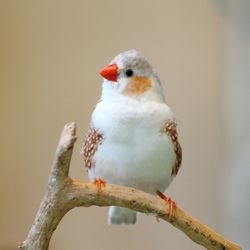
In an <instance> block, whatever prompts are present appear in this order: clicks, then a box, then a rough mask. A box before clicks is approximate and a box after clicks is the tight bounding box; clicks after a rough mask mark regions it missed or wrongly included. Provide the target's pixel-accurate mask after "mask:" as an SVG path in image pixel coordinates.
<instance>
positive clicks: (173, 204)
mask: <svg viewBox="0 0 250 250" xmlns="http://www.w3.org/2000/svg"><path fill="white" fill-rule="evenodd" d="M156 194H157V195H159V197H160V198H161V199H163V200H164V201H166V202H167V203H168V211H167V214H168V217H169V220H171V219H172V217H173V215H174V210H175V208H176V207H177V205H176V202H175V201H173V200H172V199H171V198H170V197H167V196H165V195H164V194H163V193H162V192H161V191H159V190H157V191H156Z"/></svg>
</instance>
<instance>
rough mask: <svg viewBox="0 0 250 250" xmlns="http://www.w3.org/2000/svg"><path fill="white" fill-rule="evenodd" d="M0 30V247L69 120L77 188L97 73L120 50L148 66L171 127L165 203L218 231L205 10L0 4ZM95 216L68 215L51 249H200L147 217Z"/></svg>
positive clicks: (8, 241) (215, 93) (215, 37)
mask: <svg viewBox="0 0 250 250" xmlns="http://www.w3.org/2000/svg"><path fill="white" fill-rule="evenodd" d="M0 28H1V29H0V36H1V37H0V84H1V85H0V111H1V122H0V138H1V140H0V149H1V151H0V152H1V153H0V154H1V168H0V171H1V173H0V195H1V205H0V249H5V250H8V249H15V246H16V242H18V241H21V240H23V239H24V238H25V236H26V234H27V232H28V230H29V228H30V226H31V223H32V221H33V219H34V216H35V213H36V210H37V208H38V206H39V203H40V200H41V198H42V196H43V193H44V190H45V187H46V183H47V178H48V173H49V170H50V164H51V161H52V158H53V154H54V151H55V147H56V144H57V141H58V137H59V134H60V132H61V129H62V127H63V125H64V124H65V123H66V122H68V121H75V122H77V125H78V132H77V134H78V138H79V139H78V141H77V144H76V148H75V151H74V155H73V160H72V165H71V172H70V174H71V176H72V177H74V178H78V179H86V178H87V177H86V174H85V171H84V168H83V161H82V158H81V156H80V155H79V150H80V146H81V142H82V138H83V136H84V133H85V132H86V130H87V127H88V122H89V119H90V114H91V112H92V110H93V108H94V105H95V103H96V101H97V99H98V98H99V96H100V92H101V78H100V77H99V75H98V71H99V69H100V68H102V67H103V66H105V65H106V64H107V63H108V62H109V61H110V60H111V59H112V57H113V56H115V55H116V54H117V53H119V52H120V51H123V50H127V49H131V48H137V49H139V50H140V51H142V52H143V53H144V54H145V55H146V56H147V58H148V59H149V60H150V61H151V62H152V64H153V65H154V66H155V67H156V68H157V71H158V72H159V75H160V78H161V80H162V82H164V83H165V86H166V96H167V101H168V103H169V104H170V106H171V107H172V109H173V110H174V111H175V113H176V116H177V118H178V122H179V134H180V140H181V143H182V147H183V151H184V159H183V165H182V169H181V171H180V173H179V175H178V177H177V178H176V179H175V181H174V182H173V184H172V185H171V187H170V188H169V190H168V192H167V193H168V194H169V195H171V196H172V197H173V198H174V200H176V201H177V203H178V204H179V205H180V206H181V207H183V208H184V209H185V210H187V211H189V212H190V213H191V214H193V215H195V216H196V217H197V218H200V219H201V220H202V221H203V222H205V223H207V224H208V225H209V226H211V227H213V228H215V229H217V230H218V229H219V223H218V211H217V210H218V199H219V198H218V196H217V189H218V186H219V185H220V182H219V176H220V174H221V170H220V166H221V164H220V161H221V152H222V137H221V129H222V128H221V118H220V117H221V103H220V100H221V85H220V84H219V82H220V77H221V76H220V74H219V72H220V62H221V57H220V56H221V54H220V51H219V50H220V45H219V39H220V36H219V27H218V12H217V10H216V6H215V5H214V3H213V2H210V1H208V0H204V1H200V0H190V1H181V0H175V1H159V0H155V1H142V0H141V1H130V0H129V1H115V0H112V1H108V0H107V1H76V0H75V1H33V0H24V1H15V0H13V1H9V0H1V1H0ZM106 213H107V208H95V207H92V208H79V209H74V210H72V211H71V212H70V213H69V214H67V215H66V217H65V218H64V219H63V221H62V222H61V224H60V225H59V227H58V229H57V230H56V233H55V234H54V236H53V239H52V242H51V249H52V250H58V249H60V250H64V249H65V250H66V249H74V250H80V249H90V250H91V249H95V250H106V249H109V250H112V249H131V250H135V249H143V250H149V249H158V250H160V249H171V250H179V249H187V250H188V249H190V250H191V249H202V248H201V247H199V246H197V245H196V244H195V243H193V242H191V241H190V240H189V239H188V238H187V237H186V236H185V235H184V234H182V233H181V232H179V231H177V230H176V229H175V228H173V227H172V226H170V225H168V224H166V223H164V222H161V223H156V220H155V218H153V217H149V216H145V215H141V216H140V217H139V223H138V224H137V225H136V226H132V227H125V226H123V227H116V226H108V225H107V223H106Z"/></svg>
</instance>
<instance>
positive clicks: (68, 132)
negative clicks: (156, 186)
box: [19, 123, 241, 250]
mask: <svg viewBox="0 0 250 250" xmlns="http://www.w3.org/2000/svg"><path fill="white" fill-rule="evenodd" d="M75 133H76V126H75V124H74V123H68V124H66V125H65V127H64V129H63V131H62V134H61V138H60V141H59V144H58V147H57V150H56V153H55V158H54V161H53V164H52V169H51V173H50V177H49V182H48V187H47V191H46V193H45V195H44V197H43V200H42V202H41V205H40V208H39V210H38V212H37V215H36V218H35V221H34V223H33V225H32V227H31V229H30V231H29V234H28V236H27V238H26V240H25V241H23V242H22V243H21V244H20V245H19V248H20V249H23V250H46V249H48V247H49V242H50V239H51V236H52V234H53V232H54V231H55V229H56V228H57V226H58V224H59V222H60V221H61V219H62V218H63V216H64V215H65V214H66V213H67V212H68V211H69V210H71V209H72V208H75V207H80V206H82V207H89V206H92V205H97V206H111V205H112V206H120V207H126V208H130V209H133V210H135V211H138V212H142V213H147V214H152V215H153V216H157V217H159V218H161V219H163V220H165V221H167V222H169V223H171V224H172V225H173V226H175V227H176V228H178V229H180V230H181V231H183V232H184V233H185V234H186V235H187V236H188V237H189V238H190V239H191V240H193V241H195V242H196V243H198V244H200V245H202V246H204V247H205V248H207V249H213V250H215V249H216V250H222V249H224V250H240V249H241V247H240V246H239V245H236V244H234V243H233V242H230V241H228V240H226V239H224V238H223V237H222V236H221V235H220V234H218V233H217V232H215V231H213V230H212V229H210V228H209V227H207V226H206V225H204V224H202V223H201V222H199V221H198V220H197V219H194V218H193V217H191V216H190V215H189V214H187V213H186V212H185V211H183V210H182V209H180V208H178V207H177V208H176V209H175V211H174V214H173V216H172V217H171V221H170V220H169V217H168V214H167V211H168V204H167V203H166V202H164V201H163V200H162V199H160V198H159V197H157V196H154V195H151V194H148V193H145V192H143V191H140V190H137V189H133V188H129V187H124V186H119V185H111V184H106V186H105V187H104V188H103V192H102V194H101V195H100V192H98V189H97V187H96V185H95V184H93V183H90V182H80V181H76V180H72V179H71V178H69V177H68V172H69V166H70V160H71V156H72V151H73V146H74V143H75V141H76V136H75Z"/></svg>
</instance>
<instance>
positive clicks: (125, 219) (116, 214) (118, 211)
mask: <svg viewBox="0 0 250 250" xmlns="http://www.w3.org/2000/svg"><path fill="white" fill-rule="evenodd" d="M136 217H137V213H136V212H135V211H132V210H130V209H127V208H123V207H114V206H112V207H110V208H109V215H108V223H109V224H112V225H113V224H135V223H136Z"/></svg>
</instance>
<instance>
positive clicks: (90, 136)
mask: <svg viewBox="0 0 250 250" xmlns="http://www.w3.org/2000/svg"><path fill="white" fill-rule="evenodd" d="M102 140H103V135H102V134H101V133H98V132H97V130H96V129H95V128H94V127H93V126H90V128H89V131H88V133H87V135H86V138H85V140H84V143H83V146H82V150H81V152H82V154H83V156H84V161H85V167H86V168H87V169H90V168H91V167H94V165H95V163H94V161H93V157H94V154H95V152H96V150H97V149H98V146H99V145H100V144H101V143H102Z"/></svg>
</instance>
